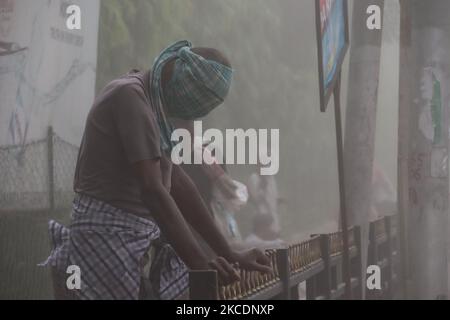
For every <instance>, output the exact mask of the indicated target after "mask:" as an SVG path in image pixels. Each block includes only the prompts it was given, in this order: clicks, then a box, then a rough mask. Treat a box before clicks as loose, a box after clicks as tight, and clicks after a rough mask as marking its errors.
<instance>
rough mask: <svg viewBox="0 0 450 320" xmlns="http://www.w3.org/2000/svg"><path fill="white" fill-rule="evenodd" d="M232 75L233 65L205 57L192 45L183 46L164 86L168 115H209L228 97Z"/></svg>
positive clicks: (191, 118) (183, 117)
mask: <svg viewBox="0 0 450 320" xmlns="http://www.w3.org/2000/svg"><path fill="white" fill-rule="evenodd" d="M232 75H233V70H232V69H231V68H230V67H228V66H225V65H223V64H221V63H219V62H216V61H213V60H207V59H205V58H203V57H202V56H200V55H198V54H196V53H194V52H192V51H191V47H189V46H185V47H182V48H180V50H178V52H177V54H176V60H175V65H174V69H173V75H172V79H171V80H170V81H169V82H168V83H167V85H166V87H165V89H164V92H165V95H164V98H165V103H166V107H167V111H168V113H169V115H170V116H172V117H176V118H181V119H185V120H194V119H198V118H202V117H204V116H206V115H207V114H208V113H210V112H211V111H212V110H214V109H215V108H216V107H218V106H219V105H221V104H222V103H223V101H224V100H225V97H226V96H227V94H228V92H229V90H230V85H231V79H232Z"/></svg>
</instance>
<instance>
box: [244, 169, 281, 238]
mask: <svg viewBox="0 0 450 320" xmlns="http://www.w3.org/2000/svg"><path fill="white" fill-rule="evenodd" d="M260 168H261V165H260V164H259V165H258V171H257V172H255V173H253V174H252V175H251V176H250V178H249V181H248V184H247V186H248V192H249V196H250V198H249V200H250V202H251V203H252V204H253V205H254V206H255V208H256V215H257V216H258V215H260V216H270V217H271V220H270V221H271V225H270V228H271V230H272V232H273V233H274V234H279V233H280V232H281V227H280V219H279V215H278V205H279V203H281V202H282V201H283V199H282V198H280V197H279V195H278V186H277V182H276V180H275V177H274V176H273V175H270V176H264V175H261V174H260ZM265 221H266V222H268V221H269V220H268V217H266V218H265Z"/></svg>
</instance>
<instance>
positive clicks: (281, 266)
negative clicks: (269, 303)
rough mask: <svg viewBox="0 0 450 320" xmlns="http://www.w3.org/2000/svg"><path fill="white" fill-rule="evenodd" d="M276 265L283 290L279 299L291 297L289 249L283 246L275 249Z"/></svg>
mask: <svg viewBox="0 0 450 320" xmlns="http://www.w3.org/2000/svg"><path fill="white" fill-rule="evenodd" d="M277 266H278V272H279V273H280V280H281V284H282V286H283V292H282V293H281V296H280V298H281V300H290V299H291V283H290V278H291V271H290V268H289V249H288V248H283V249H278V250H277Z"/></svg>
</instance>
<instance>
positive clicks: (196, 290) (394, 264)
mask: <svg viewBox="0 0 450 320" xmlns="http://www.w3.org/2000/svg"><path fill="white" fill-rule="evenodd" d="M395 219H396V216H389V217H384V218H381V219H379V220H377V221H374V222H372V223H371V225H370V230H371V231H370V244H369V257H368V262H369V264H371V265H378V266H379V267H380V270H381V276H382V288H381V290H376V292H372V291H369V294H368V295H367V297H368V298H369V299H380V298H381V299H391V298H393V297H394V294H395V292H396V290H397V287H398V285H399V283H398V279H399V277H398V272H399V268H398V265H399V259H398V256H399V254H398V249H397V248H398V235H397V228H396V223H395ZM349 245H350V262H351V270H350V272H351V286H352V290H351V291H352V298H354V299H361V297H362V289H363V288H362V286H363V285H365V284H366V275H365V274H363V273H362V272H361V262H362V260H361V230H360V228H359V227H353V228H351V229H350V230H349ZM266 254H267V256H268V257H269V259H270V261H271V266H272V268H273V270H274V272H273V274H272V275H264V274H261V273H259V272H249V271H245V270H242V269H238V272H239V274H240V276H241V279H240V281H239V282H236V283H234V284H231V285H227V286H221V285H220V284H219V282H218V277H217V273H216V271H213V270H206V271H191V272H190V280H189V282H190V283H189V290H190V299H191V300H280V299H281V300H298V299H299V290H298V287H299V285H300V284H301V283H303V282H306V299H308V300H322V299H330V300H338V299H344V298H345V297H346V296H345V291H346V290H345V289H346V288H345V286H346V284H345V282H344V280H343V266H342V264H343V241H342V233H341V232H335V233H331V234H322V235H315V236H312V237H311V239H309V240H307V241H304V242H301V243H299V244H294V245H291V246H289V247H288V248H283V249H277V250H269V251H267V252H266Z"/></svg>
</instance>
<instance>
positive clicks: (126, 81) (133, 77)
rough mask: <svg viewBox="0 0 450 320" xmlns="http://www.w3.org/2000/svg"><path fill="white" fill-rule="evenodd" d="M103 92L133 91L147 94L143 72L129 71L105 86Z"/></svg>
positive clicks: (116, 93)
mask: <svg viewBox="0 0 450 320" xmlns="http://www.w3.org/2000/svg"><path fill="white" fill-rule="evenodd" d="M103 92H109V93H110V94H111V95H120V94H132V93H144V94H146V89H145V87H144V79H143V74H142V73H141V72H135V73H127V74H125V75H123V76H121V77H120V78H117V79H115V80H113V81H111V82H110V83H109V84H108V85H107V86H106V87H105V89H104V90H103Z"/></svg>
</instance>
